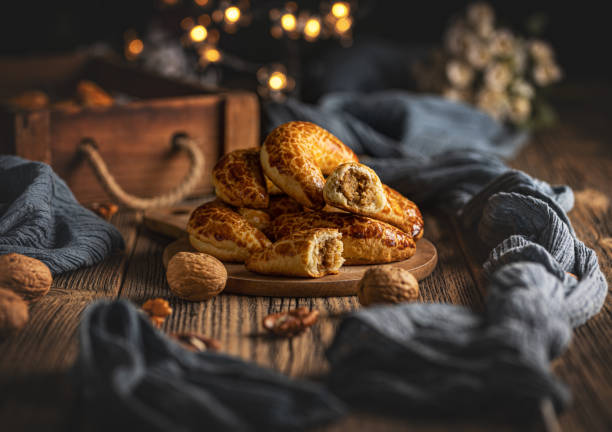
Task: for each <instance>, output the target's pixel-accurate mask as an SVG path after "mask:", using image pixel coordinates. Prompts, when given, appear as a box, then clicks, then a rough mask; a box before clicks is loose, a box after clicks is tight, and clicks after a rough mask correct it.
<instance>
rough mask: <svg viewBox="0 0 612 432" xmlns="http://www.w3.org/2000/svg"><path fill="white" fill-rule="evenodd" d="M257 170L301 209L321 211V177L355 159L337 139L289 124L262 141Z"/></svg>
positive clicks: (307, 126)
mask: <svg viewBox="0 0 612 432" xmlns="http://www.w3.org/2000/svg"><path fill="white" fill-rule="evenodd" d="M260 160H261V167H262V168H263V171H264V173H265V175H266V176H267V177H269V178H270V180H272V182H273V183H274V184H275V185H276V186H278V187H279V188H280V189H281V190H282V191H283V192H285V193H286V194H287V195H289V196H290V197H292V198H294V199H295V200H296V201H297V202H299V203H300V204H302V205H303V206H305V207H309V208H313V209H321V208H323V206H324V205H325V200H324V199H323V186H325V178H324V177H323V174H330V173H331V172H332V171H333V170H334V169H335V168H336V167H337V166H338V165H339V164H341V163H343V162H356V161H357V160H358V159H357V156H356V155H355V153H353V151H352V150H351V149H350V148H348V147H347V146H345V145H344V144H343V143H342V142H341V141H340V140H339V139H338V138H336V137H335V136H334V135H332V134H331V133H329V132H328V131H326V130H325V129H323V128H321V127H319V126H317V125H315V124H313V123H309V122H297V121H294V122H289V123H285V124H283V125H280V126H278V127H277V128H275V129H274V130H273V131H272V132H270V134H269V135H268V136H267V137H266V139H265V141H264V143H263V146H262V147H261V152H260Z"/></svg>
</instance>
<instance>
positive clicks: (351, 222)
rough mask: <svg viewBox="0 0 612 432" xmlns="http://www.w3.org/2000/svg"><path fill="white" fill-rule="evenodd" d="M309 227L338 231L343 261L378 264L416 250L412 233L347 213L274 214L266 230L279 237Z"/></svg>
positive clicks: (408, 254) (395, 259)
mask: <svg viewBox="0 0 612 432" xmlns="http://www.w3.org/2000/svg"><path fill="white" fill-rule="evenodd" d="M311 228H334V229H337V230H338V231H340V233H341V234H342V243H343V244H344V252H343V253H342V256H343V257H344V260H345V262H344V264H345V265H360V264H382V263H387V262H393V261H400V260H405V259H408V258H410V257H411V256H412V255H414V252H415V251H416V246H415V243H414V240H413V238H412V236H411V235H410V234H408V233H406V232H404V231H402V230H400V229H398V228H396V227H394V226H392V225H389V224H387V223H385V222H382V221H379V220H375V219H371V218H368V217H365V216H358V215H354V214H351V213H327V212H323V211H310V212H304V213H291V214H285V215H282V216H279V217H278V218H276V219H275V220H274V221H273V222H272V223H271V224H270V228H269V229H268V231H267V233H268V234H269V235H270V237H272V238H273V239H280V238H282V237H285V236H287V235H290V234H292V233H294V232H298V231H302V230H306V229H311Z"/></svg>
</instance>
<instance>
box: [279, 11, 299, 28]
mask: <svg viewBox="0 0 612 432" xmlns="http://www.w3.org/2000/svg"><path fill="white" fill-rule="evenodd" d="M281 26H282V27H283V29H284V30H285V31H294V30H295V28H296V26H297V21H296V19H295V15H293V14H290V13H286V14H284V15H283V16H282V17H281Z"/></svg>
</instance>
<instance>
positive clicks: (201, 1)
mask: <svg viewBox="0 0 612 432" xmlns="http://www.w3.org/2000/svg"><path fill="white" fill-rule="evenodd" d="M193 1H194V2H195V4H197V5H198V6H200V7H204V6H206V5H207V4H208V0H193Z"/></svg>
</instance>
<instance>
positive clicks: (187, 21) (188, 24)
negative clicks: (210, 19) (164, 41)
mask: <svg viewBox="0 0 612 432" xmlns="http://www.w3.org/2000/svg"><path fill="white" fill-rule="evenodd" d="M194 25H195V23H194V22H193V18H191V17H187V18H183V19H182V20H181V28H182V29H183V30H189V29H190V28H192V27H193V26H194Z"/></svg>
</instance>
